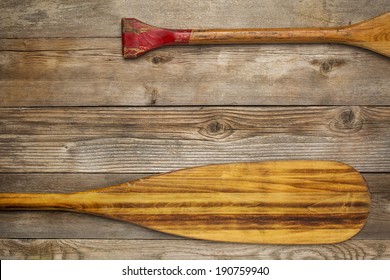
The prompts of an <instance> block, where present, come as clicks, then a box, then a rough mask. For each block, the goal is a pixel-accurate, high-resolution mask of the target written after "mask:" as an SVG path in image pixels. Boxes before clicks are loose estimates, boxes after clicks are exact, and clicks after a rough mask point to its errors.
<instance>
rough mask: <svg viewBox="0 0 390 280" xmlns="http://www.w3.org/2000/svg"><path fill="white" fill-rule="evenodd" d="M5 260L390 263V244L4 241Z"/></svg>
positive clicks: (1, 247) (0, 253)
mask: <svg viewBox="0 0 390 280" xmlns="http://www.w3.org/2000/svg"><path fill="white" fill-rule="evenodd" d="M0 258H1V259H120V260H122V259H158V260H159V259H161V260H175V259H185V260H187V259H195V260H196V259H203V260H204V259H209V260H213V259H214V260H221V259H252V260H253V259H257V260H261V259H315V260H327V259H348V260H363V259H390V241H389V240H350V241H347V242H343V243H339V244H333V245H295V246H291V245H289V246H273V245H243V244H229V243H213V242H205V241H194V240H165V241H164V242H162V241H161V240H155V241H151V240H145V241H142V240H104V239H103V240H78V239H57V240H56V239H41V240H23V239H2V240H0Z"/></svg>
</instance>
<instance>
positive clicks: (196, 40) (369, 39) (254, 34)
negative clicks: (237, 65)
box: [122, 13, 390, 58]
mask: <svg viewBox="0 0 390 280" xmlns="http://www.w3.org/2000/svg"><path fill="white" fill-rule="evenodd" d="M256 43H340V44H349V45H354V46H358V47H361V48H366V49H369V50H372V51H374V52H377V53H380V54H383V55H385V56H390V13H386V14H383V15H381V16H378V17H375V18H372V19H370V20H366V21H363V22H360V23H357V24H354V25H350V26H340V27H332V28H245V29H166V28H160V27H156V26H152V25H149V24H146V23H143V22H141V21H139V20H137V19H135V18H123V19H122V47H123V48H122V50H123V56H124V57H125V58H136V57H139V56H141V55H142V54H144V53H146V52H148V51H150V50H153V49H156V48H159V47H162V46H168V45H201V44H256Z"/></svg>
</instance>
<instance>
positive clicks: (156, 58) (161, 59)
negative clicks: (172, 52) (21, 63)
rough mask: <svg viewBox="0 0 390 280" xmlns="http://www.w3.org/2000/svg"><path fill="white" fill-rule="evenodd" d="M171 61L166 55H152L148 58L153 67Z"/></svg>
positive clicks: (170, 57)
mask: <svg viewBox="0 0 390 280" xmlns="http://www.w3.org/2000/svg"><path fill="white" fill-rule="evenodd" d="M172 59H173V57H172V56H169V55H166V54H162V53H160V54H157V55H152V56H150V57H149V60H150V61H151V62H152V63H153V64H154V65H160V64H164V63H167V62H169V61H171V60H172Z"/></svg>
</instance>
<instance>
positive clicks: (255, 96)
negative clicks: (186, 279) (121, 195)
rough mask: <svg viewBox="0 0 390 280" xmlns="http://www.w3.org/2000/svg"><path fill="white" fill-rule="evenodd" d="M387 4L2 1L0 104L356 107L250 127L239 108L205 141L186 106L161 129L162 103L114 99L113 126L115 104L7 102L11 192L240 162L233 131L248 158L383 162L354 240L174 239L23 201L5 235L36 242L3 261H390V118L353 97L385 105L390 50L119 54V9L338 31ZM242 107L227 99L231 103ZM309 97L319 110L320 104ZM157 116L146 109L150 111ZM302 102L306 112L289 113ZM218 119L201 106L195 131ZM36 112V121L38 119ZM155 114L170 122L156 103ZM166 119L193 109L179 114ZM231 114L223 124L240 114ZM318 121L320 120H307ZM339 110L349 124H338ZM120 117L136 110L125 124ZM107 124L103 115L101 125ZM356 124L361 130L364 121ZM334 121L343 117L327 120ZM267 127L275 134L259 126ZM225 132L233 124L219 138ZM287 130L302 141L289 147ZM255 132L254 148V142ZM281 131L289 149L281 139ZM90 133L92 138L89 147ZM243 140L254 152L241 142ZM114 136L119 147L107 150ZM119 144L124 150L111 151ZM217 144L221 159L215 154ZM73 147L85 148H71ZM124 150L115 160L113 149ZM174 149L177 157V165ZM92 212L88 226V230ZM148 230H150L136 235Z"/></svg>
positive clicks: (367, 166) (170, 18)
mask: <svg viewBox="0 0 390 280" xmlns="http://www.w3.org/2000/svg"><path fill="white" fill-rule="evenodd" d="M253 7H256V9H254V8H253ZM388 7H389V2H388V0H379V1H375V2H370V3H369V2H367V1H366V0H357V1H354V2H353V5H351V1H349V0H335V1H328V0H320V1H318V0H303V1H302V0H292V1H281V0H265V1H261V2H259V1H255V0H248V1H241V2H238V1H237V0H216V1H212V2H210V1H209V2H204V1H203V2H199V1H198V2H196V1H189V0H182V1H177V0H168V1H160V0H157V1H139V0H134V1H130V2H129V1H125V0H119V1H112V0H108V1H102V0H95V1H90V2H85V3H82V4H80V2H76V1H73V0H70V1H61V0H54V1H48V0H34V1H33V2H26V1H20V0H16V1H10V0H4V1H1V2H0V14H1V21H0V37H1V38H2V39H0V106H2V107H4V106H6V107H13V106H14V107H20V106H21V107H23V106H37V107H41V106H116V105H118V106H160V105H162V106H176V105H179V106H182V105H183V106H193V105H197V106H209V105H218V106H221V105H231V106H235V105H277V106H280V105H299V106H304V105H340V106H346V107H340V108H336V107H334V108H327V109H326V110H329V112H333V111H332V109H334V110H335V111H334V112H340V111H338V110H340V109H344V108H349V109H351V110H352V111H353V114H350V113H348V110H346V112H345V113H344V114H340V115H339V116H340V117H336V115H332V114H329V115H327V114H325V115H324V114H322V113H319V115H318V117H316V116H315V114H316V113H314V112H317V111H314V112H313V113H312V114H309V115H308V117H307V118H304V117H303V115H302V114H301V113H302V110H303V109H305V107H291V108H290V109H291V110H290V114H289V116H286V118H284V119H282V118H280V117H278V115H279V114H276V119H277V120H278V121H277V122H276V121H275V122H272V121H269V120H270V119H272V115H271V114H270V115H269V116H268V120H267V121H264V118H259V121H255V118H256V117H257V116H254V119H253V120H252V121H250V122H249V126H250V127H253V126H254V127H255V129H252V128H249V129H248V128H245V126H243V124H245V123H248V122H247V121H246V118H242V116H241V117H240V118H239V119H236V118H234V121H235V123H239V124H240V125H238V126H237V125H236V124H234V126H233V127H234V128H237V129H235V130H229V129H227V130H226V129H222V130H221V125H220V124H221V123H220V122H216V123H213V124H210V126H209V128H210V129H206V130H201V131H202V133H203V135H207V137H204V136H202V134H200V133H199V132H198V130H197V129H196V128H195V126H196V125H195V123H194V122H192V121H191V120H190V118H189V117H187V118H184V121H183V123H181V122H180V121H176V122H170V121H168V123H167V124H166V125H165V123H163V121H161V122H158V121H157V120H156V117H155V116H154V113H150V112H152V111H153V110H152V111H145V114H144V115H143V117H141V120H142V121H144V122H145V124H144V125H143V126H139V125H137V124H136V122H134V121H133V120H132V119H129V117H128V116H129V114H127V113H124V112H125V111H126V108H120V110H123V111H122V113H123V114H124V115H125V117H124V118H123V119H120V118H119V117H118V116H116V117H114V118H113V119H114V121H116V122H118V123H119V124H118V125H117V124H114V121H113V122H112V123H111V124H109V121H108V120H109V118H110V117H111V116H110V113H107V114H106V113H103V114H102V115H103V116H104V117H103V118H100V119H99V121H98V120H95V121H92V123H93V124H92V126H91V125H90V124H91V119H94V117H93V116H92V117H91V116H90V115H89V114H78V113H77V112H75V111H73V110H70V111H67V110H66V109H67V108H60V109H65V111H66V113H65V111H64V115H65V114H67V118H63V115H62V117H60V116H59V115H61V114H59V115H58V114H57V113H53V112H55V111H52V113H53V114H46V113H44V114H42V113H40V114H41V117H40V118H36V117H34V116H31V115H30V114H27V111H26V110H25V109H22V108H10V109H11V111H13V110H14V111H15V112H19V115H18V116H17V117H16V118H14V117H11V119H8V118H4V115H3V114H2V115H1V117H0V142H1V149H2V154H1V157H3V156H4V155H6V158H7V161H2V162H1V163H0V169H1V170H0V172H7V171H6V170H7V168H5V167H6V164H7V163H6V162H8V161H9V160H10V159H11V157H13V156H15V158H14V162H13V163H12V169H11V172H13V173H0V189H1V191H7V192H9V191H11V189H9V188H14V190H15V191H18V190H20V191H24V192H28V191H33V190H35V191H37V192H41V191H50V192H57V193H58V192H66V191H78V190H82V189H83V188H84V187H85V189H89V188H96V187H103V186H106V185H110V184H117V183H120V182H124V181H128V180H131V179H135V178H139V177H137V176H140V177H143V176H144V175H143V174H134V173H132V172H137V171H135V170H138V172H139V171H140V170H142V172H146V170H149V171H148V173H154V172H160V171H168V170H173V169H176V168H180V167H184V166H193V165H200V164H207V163H211V162H227V161H233V158H232V157H230V156H229V153H230V152H231V150H224V149H223V148H222V147H221V146H223V145H225V142H230V143H234V145H231V144H229V145H228V147H229V148H233V151H234V149H236V148H238V147H240V148H239V149H238V151H237V152H234V153H235V154H234V155H233V156H237V155H239V156H240V158H241V160H262V159H268V158H273V157H274V155H273V153H275V155H276V158H298V157H299V158H303V157H304V158H313V157H316V158H320V159H323V158H325V157H326V158H329V159H337V158H338V159H339V160H344V161H345V160H347V161H348V162H349V163H350V164H352V165H354V166H355V167H357V168H358V169H359V171H364V170H365V171H369V172H384V173H365V174H364V177H365V178H366V180H367V182H368V184H369V185H370V190H371V191H373V190H374V194H373V209H372V213H371V214H372V215H371V216H370V217H369V220H368V223H367V224H366V226H365V228H364V229H363V230H362V231H361V232H360V233H359V235H357V236H356V237H355V239H354V240H352V241H348V242H346V243H342V244H337V245H328V246H271V245H269V246H266V245H264V246H259V245H255V246H251V245H242V244H241V245H239V244H238V245H237V244H221V243H213V242H199V241H189V240H177V239H175V240H171V241H170V240H168V239H169V238H172V237H171V236H170V235H166V234H160V233H156V232H154V231H151V230H146V229H142V228H140V227H138V226H132V225H129V224H126V223H123V222H120V221H113V220H112V221H111V220H108V219H104V218H100V217H93V216H89V215H83V214H78V213H61V212H46V211H43V212H35V213H30V214H29V215H28V213H26V212H15V213H13V216H11V215H10V214H11V213H10V212H7V213H1V214H2V216H1V217H0V233H1V235H0V236H1V237H3V238H38V239H37V240H15V239H14V240H3V241H2V243H1V245H0V248H1V249H0V250H2V249H4V250H3V251H1V252H2V253H1V258H3V255H4V256H5V257H4V258H7V259H13V258H49V259H51V258H74V259H88V258H92V259H93V258H105V259H110V258H111V259H112V258H117V259H123V258H133V259H140V258H143V259H153V258H157V259H164V258H170V259H177V258H184V259H186V258H197V259H202V258H213V259H225V258H229V259H235V258H240V259H248V258H249V259H270V258H278V259H293V258H307V259H310V258H314V259H326V258H328V259H331V258H337V259H362V258H370V259H381V258H382V259H383V258H385V259H389V258H390V257H389V249H388V247H389V245H388V240H389V232H390V228H389V221H390V219H389V211H388V209H390V208H389V196H388V192H387V191H386V190H387V189H389V183H388V182H389V180H390V179H389V178H388V175H389V174H390V173H388V172H389V169H388V161H389V160H388V159H389V155H388V152H387V151H388V147H389V143H388V140H386V139H385V137H387V139H390V138H389V137H388V131H389V129H388V124H389V121H388V118H387V117H386V116H384V115H383V113H382V108H381V109H380V110H379V111H380V112H379V113H371V111H370V113H368V114H369V115H371V116H374V115H375V117H374V119H373V118H372V117H367V115H366V113H365V114H363V115H358V114H355V113H356V112H357V111H356V110H355V109H356V107H349V106H348V105H378V106H387V105H390V96H389V88H390V81H389V79H388V77H389V76H388V73H389V72H390V68H389V67H390V65H389V61H388V59H386V58H384V57H382V56H380V55H376V54H374V53H372V52H370V51H365V50H360V49H358V48H353V47H348V46H342V45H305V46H304V45H284V46H282V45H262V46H242V45H237V46H235V47H234V49H233V50H234V52H232V48H231V47H225V46H213V47H210V46H199V47H188V48H186V47H178V48H176V47H175V48H169V47H168V48H164V49H160V50H157V51H155V52H153V53H151V54H147V55H145V56H143V57H142V58H140V59H138V60H137V61H131V63H129V61H124V60H123V59H122V57H121V50H120V47H121V43H120V33H121V30H120V24H119V22H120V18H122V17H136V18H139V19H140V20H142V21H145V22H148V23H150V24H153V25H156V26H164V27H167V28H177V27H178V26H180V27H183V28H218V27H222V26H224V27H226V28H235V27H237V26H240V27H243V28H254V27H265V28H267V27H311V26H313V27H332V26H340V25H349V24H353V23H357V22H360V21H362V20H365V19H368V18H371V17H374V16H376V15H379V14H382V13H384V12H388V11H389V10H388V9H389V8H388ZM6 38H12V39H6ZM18 38H19V39H18ZM233 108H234V107H225V108H222V111H225V110H227V111H229V110H230V109H233ZM357 108H358V109H359V110H358V112H361V111H360V109H361V108H364V110H363V111H365V109H366V108H365V107H357ZM374 108H375V107H374ZM41 109H43V111H45V110H50V108H41ZM102 109H103V108H99V107H98V108H88V109H87V111H90V110H96V112H95V113H97V112H99V111H101V110H102ZM104 109H105V108H104ZM114 109H115V108H114ZM132 109H133V108H131V109H130V111H131V110H132ZM141 109H144V108H141ZM182 109H185V108H178V107H171V108H168V110H171V111H174V110H178V111H180V110H182ZM186 109H189V111H187V113H190V114H192V111H198V112H202V111H201V109H200V108H197V107H195V108H190V107H189V108H186ZM238 109H239V110H240V109H241V108H238ZM260 109H261V110H263V109H264V108H263V107H260ZM271 109H272V108H271ZM278 109H281V108H278ZM283 109H286V108H283ZM307 109H309V110H310V111H311V110H312V109H313V108H307ZM322 109H323V108H321V110H322ZM369 109H370V110H372V109H373V108H372V107H369ZM376 109H378V108H375V110H376ZM19 110H20V111H19ZM295 110H297V111H295ZM321 110H320V111H321ZM103 111H104V110H103ZM341 111H342V110H341ZM149 113H150V114H151V117H150V118H151V121H148V114H149ZM295 113H297V115H296V116H298V118H293V119H294V120H295V121H294V120H293V121H292V122H288V120H289V119H290V118H291V116H293V115H295ZM11 115H14V113H12V114H11ZM24 115H25V116H26V118H24ZM96 115H97V114H96ZM341 115H343V117H341ZM378 115H380V117H378ZM220 116H222V117H224V118H223V120H225V121H226V120H227V119H226V118H227V117H226V115H225V113H223V114H222V115H221V114H220V111H217V112H216V114H215V115H213V116H210V115H209V116H208V117H206V118H202V119H199V118H198V117H197V116H196V117H195V119H196V120H197V121H198V127H197V128H199V129H200V128H207V127H208V125H207V124H206V123H204V122H203V120H216V119H219V117H220ZM352 116H355V117H356V116H360V117H361V116H364V118H363V120H362V119H360V117H358V118H354V117H352ZM28 117H32V118H31V121H29V120H28ZM159 117H160V119H162V120H164V122H167V120H166V119H163V118H162V115H161V114H160V116H159ZM172 117H176V118H183V114H179V115H172ZM77 118H78V119H77ZM230 118H231V117H230V116H229V123H228V124H229V125H232V122H231V121H230ZM310 118H311V119H312V120H313V123H317V124H313V123H312V125H309V126H307V125H306V124H308V123H310V121H309V120H310ZM333 118H334V119H335V120H336V119H337V120H339V121H335V122H332V120H333ZM366 118H367V119H366ZM341 119H342V120H344V121H340V120H341ZM354 120H358V121H357V122H356V121H354ZM360 120H362V121H360ZM68 121H69V123H67V124H66V125H65V123H66V122H68ZM126 121H128V122H129V125H128V126H127V127H126ZM286 121H287V122H288V123H289V124H288V125H287V126H285V125H283V124H282V125H281V123H285V122H286ZM99 122H101V125H96V123H99ZM185 122H187V123H189V125H188V124H186V123H185ZM359 122H360V123H361V124H362V125H363V126H362V129H360V130H359V131H356V129H357V127H359V125H358V124H359ZM154 123H155V124H159V126H158V127H157V125H154ZM262 123H264V125H261V124H262ZM328 124H335V125H333V126H332V128H333V129H330V127H331V126H330V125H329V126H328ZM356 125H357V126H356ZM29 126H31V131H30V130H29V128H28V127H29ZM120 126H122V127H121V128H118V127H120ZM10 127H12V129H10ZM134 127H135V128H134ZM149 127H150V128H149ZM261 127H262V128H261ZM309 127H311V128H312V129H309ZM348 127H349V128H350V129H348ZM164 128H165V129H164ZM334 128H335V129H334ZM367 128H369V129H367ZM61 129H62V131H61ZM67 129H69V131H70V132H69V133H68V132H67ZM141 129H143V130H141ZM263 129H264V131H265V133H262V130H263ZM50 130H51V131H52V132H50ZM280 130H281V132H280ZM204 131H206V132H204ZM218 131H219V132H221V131H225V133H222V135H220V134H219V133H217V132H218ZM226 131H231V132H232V133H231V134H230V135H231V136H226ZM278 131H279V132H278ZM210 132H213V133H210ZM30 133H31V135H30ZM99 133H102V134H101V140H98V139H99ZM243 133H245V135H244V134H243ZM274 133H275V134H274ZM218 135H219V136H218ZM271 135H274V137H271ZM317 135H319V136H317ZM236 136H238V137H236ZM129 137H130V138H129ZM218 137H220V138H218ZM65 138H66V139H65ZM151 139H155V140H152V141H151ZM191 139H192V140H191ZM230 139H233V141H230ZM289 139H291V141H292V145H291V147H290V146H289V142H288V141H289ZM56 140H58V143H57V144H56V143H55V141H56ZM123 140H125V141H123ZM164 141H165V142H164ZM191 141H192V143H197V144H196V145H198V146H197V147H199V149H196V148H195V149H190V151H192V152H191V154H190V155H189V156H185V153H186V152H187V151H188V150H187V149H184V147H185V146H187V145H184V146H183V144H188V143H190V142H191ZM11 143H14V144H15V145H16V146H17V147H18V150H16V149H15V147H16V146H15V145H11ZM68 143H70V144H72V145H73V146H72V145H67V144H68ZM129 143H132V144H131V145H129ZM253 143H255V144H256V143H258V144H257V146H256V145H255V146H254V147H253V148H252V146H251V145H252V144H253ZM278 143H280V144H281V145H280V146H286V147H289V148H286V150H284V151H279V150H278V149H277V147H280V146H279V145H278ZM313 143H315V144H313ZM349 143H352V144H351V145H349ZM357 143H365V144H363V145H360V144H357ZM147 144H149V145H147ZM40 145H43V146H40ZM89 145H91V149H89V150H88V149H87V147H88V146H89ZM244 146H247V147H249V149H248V150H244V149H243V147H244ZM34 147H36V148H34ZM43 147H45V148H43ZM65 147H68V150H65ZM74 147H77V149H76V150H75V149H74ZM106 147H110V149H109V150H108V151H107V150H106V151H104V150H105V149H106ZM116 147H118V148H119V152H115V153H114V151H117V150H116ZM188 147H191V145H190V146H188ZM192 147H193V146H192ZM259 147H260V151H259V152H257V151H256V150H255V149H259ZM69 148H70V149H69ZM138 148H141V149H138ZM156 148H158V149H157V150H155V149H156ZM160 148H161V150H159V149H160ZM162 148H164V150H162ZM304 148H305V152H304V151H303V149H304ZM45 149H46V150H45ZM174 149H178V151H179V152H178V153H175V154H174V155H172V153H168V151H172V150H174ZM294 149H295V150H297V151H298V152H297V154H295V153H294V152H293V150H294ZM214 150H215V151H216V157H215V158H213V157H211V154H212V153H213V151H214ZM58 151H60V152H58ZM126 151H127V152H126ZM150 151H154V152H152V156H149V155H150ZM158 151H161V152H158ZM253 151H255V153H254V154H252V153H253ZM7 152H9V153H8V154H7ZM283 152H285V154H283ZM110 153H111V156H110ZM73 154H74V155H75V158H74V159H73V160H72V159H71V158H72V156H73ZM205 154H206V156H205ZM117 155H119V156H120V158H121V159H120V160H118V161H112V159H113V158H114V156H115V157H116V156H117ZM165 155H168V161H160V158H161V156H165ZM361 155H363V156H362V157H361ZM63 156H65V157H63ZM94 156H99V157H100V159H102V160H103V164H102V165H100V164H97V159H95V158H94ZM1 157H0V158H1ZM175 157H176V158H177V159H178V161H180V162H179V164H177V163H175V162H174V158H175ZM360 157H361V158H360ZM91 159H92V160H91ZM128 160H130V163H129V161H128ZM137 163H140V164H141V165H142V166H141V167H142V168H141V169H140V168H138V169H137V168H128V167H129V166H133V167H134V166H137ZM147 164H151V166H152V168H147V167H146V166H147ZM33 165H35V166H39V167H38V168H37V169H35V170H38V169H39V171H38V172H40V173H28V172H30V170H31V166H33ZM83 166H87V168H86V169H85V168H82V167H83ZM121 166H122V167H123V166H124V167H125V169H126V170H127V171H126V170H124V169H123V168H122V169H121V168H120V167H121ZM19 167H20V169H18V168H19ZM163 169H164V170H163ZM70 170H74V172H86V171H85V170H90V172H110V171H107V170H114V171H113V172H116V173H115V174H105V173H100V174H91V173H74V174H69V173H63V172H71V171H70ZM118 170H119V171H118ZM25 171H27V173H26V172H25ZM53 171H54V172H58V173H53ZM42 172H44V173H42ZM118 172H122V173H118ZM124 172H131V173H124ZM133 175H134V176H135V177H133ZM3 176H5V177H3ZM1 178H3V179H1ZM49 178H50V179H49ZM78 182H80V185H78V184H77V183H78ZM107 183H108V184H107ZM12 217H14V218H12ZM3 218H4V220H3ZM7 221H8V222H9V223H10V226H8V227H6V226H4V223H5V222H7ZM3 222H4V223H3ZM83 223H85V225H86V226H85V227H82V226H81V224H83ZM65 224H68V226H65ZM24 227H27V228H29V231H26V230H24ZM44 227H47V229H46V230H45V229H44ZM143 237H144V238H145V239H147V240H140V239H142V238H143ZM39 238H49V239H50V240H46V239H39ZM51 238H65V239H63V240H53V239H51ZM66 238H93V239H95V238H98V239H99V240H74V239H72V240H69V239H66ZM104 238H108V239H112V238H114V239H117V238H118V240H105V239H104ZM131 239H135V240H131ZM164 239H165V240H164ZM357 239H359V240H357ZM371 239H383V240H371ZM3 252H4V254H3Z"/></svg>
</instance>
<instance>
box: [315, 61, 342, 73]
mask: <svg viewBox="0 0 390 280" xmlns="http://www.w3.org/2000/svg"><path fill="white" fill-rule="evenodd" d="M345 63H346V61H345V60H343V59H334V58H331V59H326V60H322V61H321V60H318V59H314V60H312V61H311V64H313V65H318V66H319V72H320V74H322V75H326V74H328V73H330V72H331V71H332V70H333V69H334V68H335V67H338V66H342V65H344V64H345Z"/></svg>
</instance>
